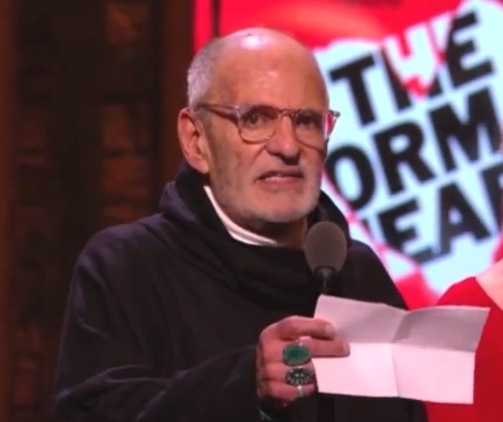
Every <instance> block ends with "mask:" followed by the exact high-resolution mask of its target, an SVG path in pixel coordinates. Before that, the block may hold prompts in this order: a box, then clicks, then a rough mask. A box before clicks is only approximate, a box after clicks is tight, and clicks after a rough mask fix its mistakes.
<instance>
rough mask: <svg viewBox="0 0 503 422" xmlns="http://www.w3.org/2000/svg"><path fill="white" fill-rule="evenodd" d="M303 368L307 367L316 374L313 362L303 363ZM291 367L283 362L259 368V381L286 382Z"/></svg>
mask: <svg viewBox="0 0 503 422" xmlns="http://www.w3.org/2000/svg"><path fill="white" fill-rule="evenodd" d="M302 368H305V369H307V370H308V371H310V372H311V373H312V374H315V371H314V365H313V364H312V363H311V362H309V363H306V364H305V365H302ZM291 369H292V367H291V366H286V365H284V364H283V363H271V364H269V365H265V366H263V367H261V368H259V369H258V371H257V380H258V382H271V381H280V382H285V379H286V374H287V372H288V371H289V370H291Z"/></svg>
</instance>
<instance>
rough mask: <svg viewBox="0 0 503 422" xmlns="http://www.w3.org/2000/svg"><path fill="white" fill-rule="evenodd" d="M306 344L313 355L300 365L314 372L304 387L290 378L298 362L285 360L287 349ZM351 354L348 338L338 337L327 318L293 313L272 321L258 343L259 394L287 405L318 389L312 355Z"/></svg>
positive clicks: (266, 399)
mask: <svg viewBox="0 0 503 422" xmlns="http://www.w3.org/2000/svg"><path fill="white" fill-rule="evenodd" d="M295 343H297V344H301V345H302V346H305V347H306V348H307V349H308V351H309V355H308V356H307V361H306V362H305V363H303V364H300V365H299V367H301V368H305V369H307V370H308V371H310V374H312V375H313V377H312V380H310V381H309V383H307V384H305V385H302V386H300V387H298V386H296V385H291V384H289V383H287V382H286V377H287V373H288V372H289V371H291V370H292V368H293V367H294V366H292V365H288V364H287V363H288V362H286V363H285V362H284V359H283V350H284V349H285V347H286V346H288V345H291V344H295ZM348 354H349V346H348V344H347V343H346V342H344V341H343V340H341V339H338V338H336V336H335V330H334V328H333V327H332V326H331V325H330V324H329V323H328V322H326V321H323V320H320V319H314V318H306V317H298V316H292V317H288V318H285V319H282V320H281V321H279V322H277V323H275V324H272V325H270V326H268V327H266V328H265V329H264V331H262V333H261V334H260V338H259V342H258V345H257V362H256V364H257V394H258V397H259V400H260V401H261V402H265V403H268V404H269V405H270V404H271V403H273V404H276V405H279V406H280V407H284V406H287V405H288V404H290V403H292V402H293V401H294V400H296V399H297V398H299V397H303V396H309V395H311V394H313V393H314V392H315V391H316V380H315V379H314V366H313V364H312V362H311V359H310V358H311V357H343V356H347V355H348Z"/></svg>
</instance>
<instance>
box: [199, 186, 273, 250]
mask: <svg viewBox="0 0 503 422" xmlns="http://www.w3.org/2000/svg"><path fill="white" fill-rule="evenodd" d="M204 191H205V192H206V195H208V198H209V199H210V201H211V204H212V205H213V208H214V209H215V212H216V213H217V215H218V217H219V218H220V220H221V221H222V223H223V224H224V226H225V228H226V229H227V231H228V232H229V234H230V235H231V236H232V237H233V238H234V239H236V240H238V241H240V242H242V243H247V244H249V245H258V246H281V244H280V243H279V242H277V241H276V240H274V239H270V238H268V237H264V236H261V235H259V234H256V233H253V232H251V231H249V230H246V229H245V228H243V227H241V226H238V225H237V224H236V223H234V221H232V220H231V219H230V217H229V216H228V215H227V214H226V213H225V212H224V210H223V209H222V208H221V207H220V205H218V203H217V200H216V199H215V195H213V191H212V190H211V188H210V187H209V186H208V185H204Z"/></svg>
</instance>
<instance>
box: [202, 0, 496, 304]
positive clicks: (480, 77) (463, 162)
mask: <svg viewBox="0 0 503 422" xmlns="http://www.w3.org/2000/svg"><path fill="white" fill-rule="evenodd" d="M210 3H213V5H212V4H210ZM215 4H216V5H217V7H215ZM212 6H213V7H212ZM215 11H216V16H215ZM195 19H196V25H195V31H196V32H195V40H196V45H195V48H198V47H200V46H201V45H203V44H204V42H206V41H207V40H208V39H209V38H210V37H211V36H212V33H213V32H212V31H213V29H214V28H215V27H217V31H218V33H219V34H227V33H229V32H232V31H234V30H237V29H241V28H245V27H249V26H267V27H272V28H277V29H280V30H284V31H288V32H290V33H292V34H293V35H295V36H296V37H297V38H299V39H300V40H301V41H303V42H304V43H306V44H307V45H308V46H309V47H310V48H312V50H313V52H314V54H315V55H316V58H317V60H318V62H319V64H320V66H321V69H322V71H323V75H324V77H325V79H326V84H327V86H328V89H329V92H330V98H331V107H332V108H333V109H336V110H339V111H340V112H341V113H342V116H341V118H340V120H339V122H338V123H337V127H336V130H335V131H334V133H333V135H332V138H331V139H330V143H329V155H328V159H327V162H326V169H325V170H326V172H325V178H324V182H323V189H324V190H325V191H326V192H327V193H329V194H330V195H331V196H332V198H333V199H334V200H335V201H336V202H337V203H338V205H339V206H340V207H341V208H342V209H343V210H344V212H345V214H346V216H347V217H348V219H349V221H350V223H351V228H352V233H353V235H354V236H355V237H356V238H359V239H362V240H364V241H365V242H367V243H368V244H370V245H371V246H372V247H373V248H374V249H375V251H376V252H377V253H378V254H379V255H380V256H381V258H382V259H383V261H384V262H385V264H386V265H387V267H388V269H389V271H390V272H391V274H392V275H393V277H394V279H395V281H396V283H397V284H398V286H399V287H400V288H401V290H402V291H403V292H404V294H405V296H406V299H407V301H408V303H409V305H411V306H413V307H415V306H422V305H425V304H428V303H431V302H432V301H433V300H434V298H435V296H438V295H439V294H441V293H442V292H444V291H445V289H446V288H447V287H449V286H450V285H451V284H452V283H453V282H456V281H458V280H460V279H462V278H463V277H465V276H467V275H469V274H473V273H477V272H478V271H480V270H482V269H484V268H485V267H487V266H488V265H490V263H491V262H492V260H493V257H494V252H495V249H496V248H497V245H498V242H499V235H500V226H501V195H500V190H501V187H502V183H503V164H502V158H501V154H500V143H501V123H502V120H503V54H502V45H503V41H502V40H503V2H501V1H491V0H471V1H457V0H436V1H429V2H427V1H425V2H418V1H416V0H402V1H401V0H297V1H296V0H287V1H281V0H276V1H270V0H221V1H220V2H210V1H209V0H198V2H197V7H196V16H195Z"/></svg>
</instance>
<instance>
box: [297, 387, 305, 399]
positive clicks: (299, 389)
mask: <svg viewBox="0 0 503 422" xmlns="http://www.w3.org/2000/svg"><path fill="white" fill-rule="evenodd" d="M297 397H298V398H299V399H301V398H302V397H304V386H303V385H300V384H299V385H297Z"/></svg>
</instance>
